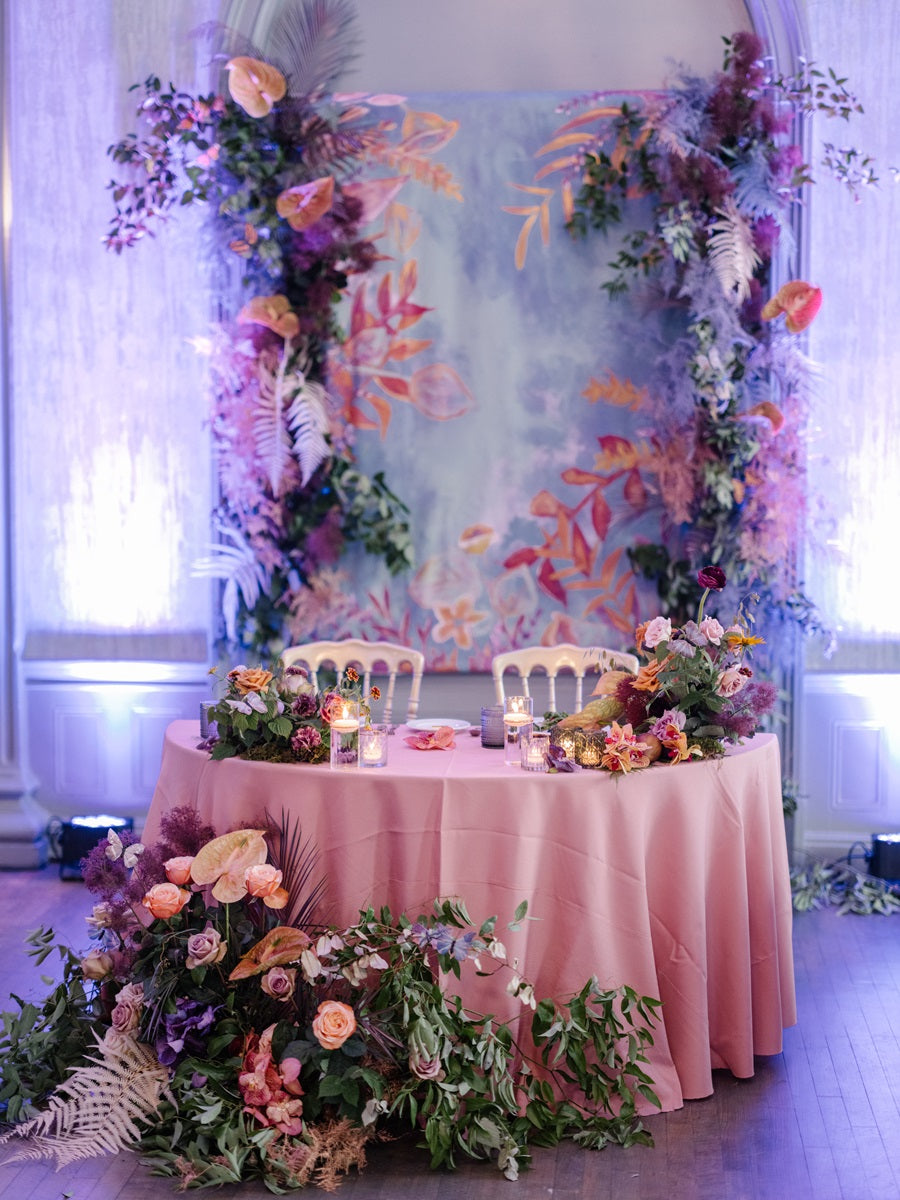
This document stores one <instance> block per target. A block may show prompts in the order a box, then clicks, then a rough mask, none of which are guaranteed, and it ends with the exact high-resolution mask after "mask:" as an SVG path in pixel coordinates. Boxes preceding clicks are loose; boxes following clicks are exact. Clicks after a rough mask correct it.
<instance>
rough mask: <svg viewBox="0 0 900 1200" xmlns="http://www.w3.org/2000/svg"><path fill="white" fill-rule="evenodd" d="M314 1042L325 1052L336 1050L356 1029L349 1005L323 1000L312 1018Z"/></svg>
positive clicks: (337, 1001)
mask: <svg viewBox="0 0 900 1200" xmlns="http://www.w3.org/2000/svg"><path fill="white" fill-rule="evenodd" d="M312 1029H313V1033H314V1034H315V1037H316V1041H317V1042H318V1043H319V1045H320V1046H322V1047H323V1048H324V1049H325V1050H337V1049H339V1048H340V1047H341V1046H343V1044H344V1042H346V1040H347V1038H348V1037H350V1035H351V1034H352V1033H353V1031H354V1030H355V1029H356V1016H355V1014H354V1012H353V1009H352V1008H351V1007H350V1005H349V1004H342V1003H341V1002H340V1000H323V1001H322V1003H321V1004H320V1005H319V1010H318V1012H317V1014H316V1016H315V1017H314V1018H313V1023H312Z"/></svg>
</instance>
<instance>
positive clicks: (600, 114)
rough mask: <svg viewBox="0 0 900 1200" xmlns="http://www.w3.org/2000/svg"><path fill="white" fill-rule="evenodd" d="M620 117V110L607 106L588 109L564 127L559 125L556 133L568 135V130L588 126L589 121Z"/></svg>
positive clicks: (567, 122)
mask: <svg viewBox="0 0 900 1200" xmlns="http://www.w3.org/2000/svg"><path fill="white" fill-rule="evenodd" d="M621 115H622V112H621V109H618V108H611V107H609V106H608V105H607V106H605V107H603V108H589V109H587V111H586V112H583V113H580V114H579V116H577V117H573V118H572V120H571V121H566V123H565V125H560V127H559V129H558V130H557V133H558V134H560V133H568V131H569V130H570V129H578V128H580V127H581V126H582V125H589V124H590V123H591V121H600V120H606V118H607V117H619V116H621Z"/></svg>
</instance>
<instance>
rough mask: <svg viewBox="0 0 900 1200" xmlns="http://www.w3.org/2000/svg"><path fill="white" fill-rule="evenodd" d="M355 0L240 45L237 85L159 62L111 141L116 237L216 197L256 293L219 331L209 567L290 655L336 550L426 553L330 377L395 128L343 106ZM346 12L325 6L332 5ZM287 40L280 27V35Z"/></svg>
mask: <svg viewBox="0 0 900 1200" xmlns="http://www.w3.org/2000/svg"><path fill="white" fill-rule="evenodd" d="M351 16H352V13H351V10H350V9H349V6H348V5H347V4H346V3H345V0H327V2H326V3H324V6H323V4H319V5H317V6H316V5H307V6H299V7H295V8H293V9H291V10H290V12H288V13H285V14H283V17H282V24H283V25H284V26H285V28H283V29H282V30H281V41H282V43H284V45H285V46H286V47H287V50H288V55H287V60H286V61H282V62H281V64H280V67H281V68H283V69H279V67H278V66H275V65H273V64H272V63H270V62H267V61H264V60H263V58H262V57H259V58H253V57H248V56H236V57H234V58H231V59H230V60H229V61H228V63H227V67H226V69H227V72H228V88H229V93H230V95H229V96H228V97H226V96H224V95H220V94H210V95H206V96H197V97H194V96H191V95H188V94H186V93H184V92H181V91H177V90H176V89H175V87H174V86H173V85H172V84H169V85H168V86H167V87H166V86H164V85H163V84H162V83H161V82H160V80H159V78H158V77H156V76H150V77H149V78H148V79H147V80H146V81H145V82H144V84H143V85H134V87H133V88H132V90H135V89H138V90H139V92H140V103H139V106H138V108H137V116H138V120H139V129H140V132H139V133H130V134H128V135H127V136H126V137H125V138H123V139H122V140H121V141H119V142H117V143H116V144H115V145H113V146H111V147H110V148H109V151H108V153H109V155H110V157H111V158H112V159H113V161H114V162H115V163H117V164H119V165H120V166H123V167H125V168H127V175H126V177H125V178H124V179H123V180H114V181H113V182H112V183H111V184H110V185H109V186H110V189H111V190H112V196H113V202H114V204H115V214H114V217H113V219H112V222H111V225H110V229H109V232H108V234H107V237H106V244H107V246H108V247H109V248H110V249H112V250H114V251H115V252H117V253H121V251H122V250H123V249H125V248H126V247H130V246H133V245H135V244H136V243H137V242H138V241H139V240H141V239H142V238H143V237H144V236H145V235H147V234H152V233H153V232H154V228H155V226H156V225H157V224H158V223H159V222H160V221H163V220H165V219H166V218H167V217H168V216H170V215H171V213H172V211H173V210H174V209H176V208H178V207H184V206H190V205H194V204H204V205H209V206H211V207H212V209H213V214H214V223H213V227H214V238H215V247H216V252H217V253H218V254H219V255H221V256H223V257H224V260H225V261H226V263H227V264H228V270H229V273H230V274H233V273H234V266H235V265H236V264H240V266H241V275H242V279H241V283H242V286H243V288H244V290H245V294H247V295H248V296H249V297H250V298H249V300H248V302H247V303H245V304H244V305H243V307H242V308H241V309H240V311H239V312H238V313H237V314H236V316H229V317H227V318H226V319H225V320H224V321H223V322H222V323H221V325H220V326H219V328H217V329H216V330H215V332H214V336H213V337H212V338H211V339H195V341H196V343H197V345H198V349H202V350H205V351H206V352H207V353H209V354H210V356H211V378H212V434H213V443H214V448H215V452H216V458H217V462H218V473H219V485H220V501H219V505H218V507H217V510H216V512H215V514H214V516H215V527H216V531H217V533H218V535H219V542H218V544H217V545H216V546H214V547H213V548H212V553H211V554H210V555H209V556H208V557H206V558H204V559H201V560H200V561H198V562H197V563H196V564H195V573H198V574H201V575H207V576H210V577H212V578H217V579H220V580H221V581H222V583H223V593H222V612H223V628H222V630H221V633H222V640H223V641H224V642H225V643H227V644H228V645H229V646H230V647H232V648H235V647H239V646H243V647H246V648H248V649H252V650H253V651H254V652H255V653H256V654H258V655H260V656H261V657H273V656H275V655H276V654H277V653H278V652H279V650H280V649H281V648H282V646H283V640H282V635H283V629H284V627H285V624H286V622H287V620H288V618H289V616H290V614H291V611H292V609H293V608H294V607H295V606H296V605H297V603H298V598H299V597H300V596H301V595H302V593H303V591H304V589H305V588H307V586H308V581H309V579H310V577H311V575H313V574H314V572H315V568H316V566H317V565H318V564H319V563H322V562H326V563H327V562H330V561H333V560H334V558H335V557H336V556H337V554H338V553H339V552H340V549H341V546H342V545H343V544H344V542H346V541H356V542H358V543H360V544H361V545H362V547H363V548H364V549H365V551H366V552H367V553H369V554H371V555H373V556H375V557H376V558H380V559H382V560H383V561H384V563H385V565H386V567H387V569H388V571H389V572H390V573H391V574H396V573H398V572H401V571H403V570H406V569H408V568H409V567H410V566H411V564H412V542H411V536H410V530H409V524H408V521H407V516H408V509H407V507H406V505H405V504H404V503H403V502H402V501H401V500H400V499H399V498H398V497H397V496H396V495H395V494H394V492H393V491H392V490H391V488H390V487H389V485H388V483H387V482H386V480H385V478H384V476H383V474H382V473H380V472H379V473H378V474H376V475H375V476H374V477H373V478H369V477H368V476H366V475H365V474H364V473H363V472H361V471H360V470H359V468H358V467H357V466H356V464H355V461H354V456H353V449H352V440H353V427H352V425H351V424H350V423H349V422H348V421H347V420H346V418H345V415H344V412H343V408H342V404H341V402H340V401H339V400H338V399H337V398H335V397H334V396H332V395H331V394H330V393H329V391H328V388H327V379H326V355H327V351H328V347H329V345H331V344H333V343H334V342H335V341H336V340H340V339H341V338H342V336H343V332H342V328H341V325H340V323H339V321H338V317H337V307H338V305H339V304H340V302H341V299H342V294H343V291H344V289H345V288H346V285H347V282H348V279H349V278H350V276H351V275H353V274H359V273H364V272H366V271H368V270H369V269H370V267H371V266H372V265H373V263H374V262H375V261H376V258H377V254H376V250H375V247H374V245H373V244H372V243H371V242H370V241H368V240H366V239H365V238H364V237H363V236H362V235H361V233H360V223H361V219H362V217H363V203H362V201H361V200H360V198H359V197H358V196H356V195H354V194H353V185H352V178H353V175H354V173H355V172H358V170H359V169H360V165H361V159H362V156H363V155H364V154H365V153H366V152H367V151H371V150H372V149H373V148H374V147H375V146H376V144H377V143H378V141H379V137H380V136H381V134H380V131H379V129H378V128H377V126H376V125H374V124H370V125H366V124H365V122H364V121H362V120H361V119H360V115H361V113H362V110H361V109H358V108H357V109H354V108H351V107H349V106H345V107H341V106H339V105H336V104H334V103H331V102H330V101H329V100H328V97H327V88H328V86H329V85H330V84H331V83H332V82H333V79H334V78H335V77H336V75H337V74H338V73H339V70H340V68H341V67H342V66H343V64H344V62H345V59H346V52H345V47H344V44H343V43H344V41H346V38H347V32H348V29H349V27H350V22H351ZM323 17H324V18H330V19H322V18H323ZM276 40H277V39H276Z"/></svg>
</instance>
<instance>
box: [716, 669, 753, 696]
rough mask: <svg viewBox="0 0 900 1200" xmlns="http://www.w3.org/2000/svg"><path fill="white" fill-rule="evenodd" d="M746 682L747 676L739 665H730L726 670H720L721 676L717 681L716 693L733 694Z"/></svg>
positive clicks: (719, 694)
mask: <svg viewBox="0 0 900 1200" xmlns="http://www.w3.org/2000/svg"><path fill="white" fill-rule="evenodd" d="M746 682H747V676H746V675H744V674H743V672H742V671H741V670H740V668H739V667H729V668H728V669H727V670H726V671H720V672H719V678H718V679H717V681H716V695H718V696H733V695H735V693H737V692H739V691H740V690H741V688H742V687H743V686H744V684H745V683H746Z"/></svg>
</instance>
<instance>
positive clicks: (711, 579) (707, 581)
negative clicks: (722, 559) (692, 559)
mask: <svg viewBox="0 0 900 1200" xmlns="http://www.w3.org/2000/svg"><path fill="white" fill-rule="evenodd" d="M697 582H698V583H699V584H700V586H701V587H702V588H708V589H709V590H710V591H711V592H721V590H722V588H724V586H725V584H726V583H727V582H728V580H727V579H726V578H725V572H724V571H723V570H722V568H721V567H701V569H700V570H699V571H698V572H697Z"/></svg>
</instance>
